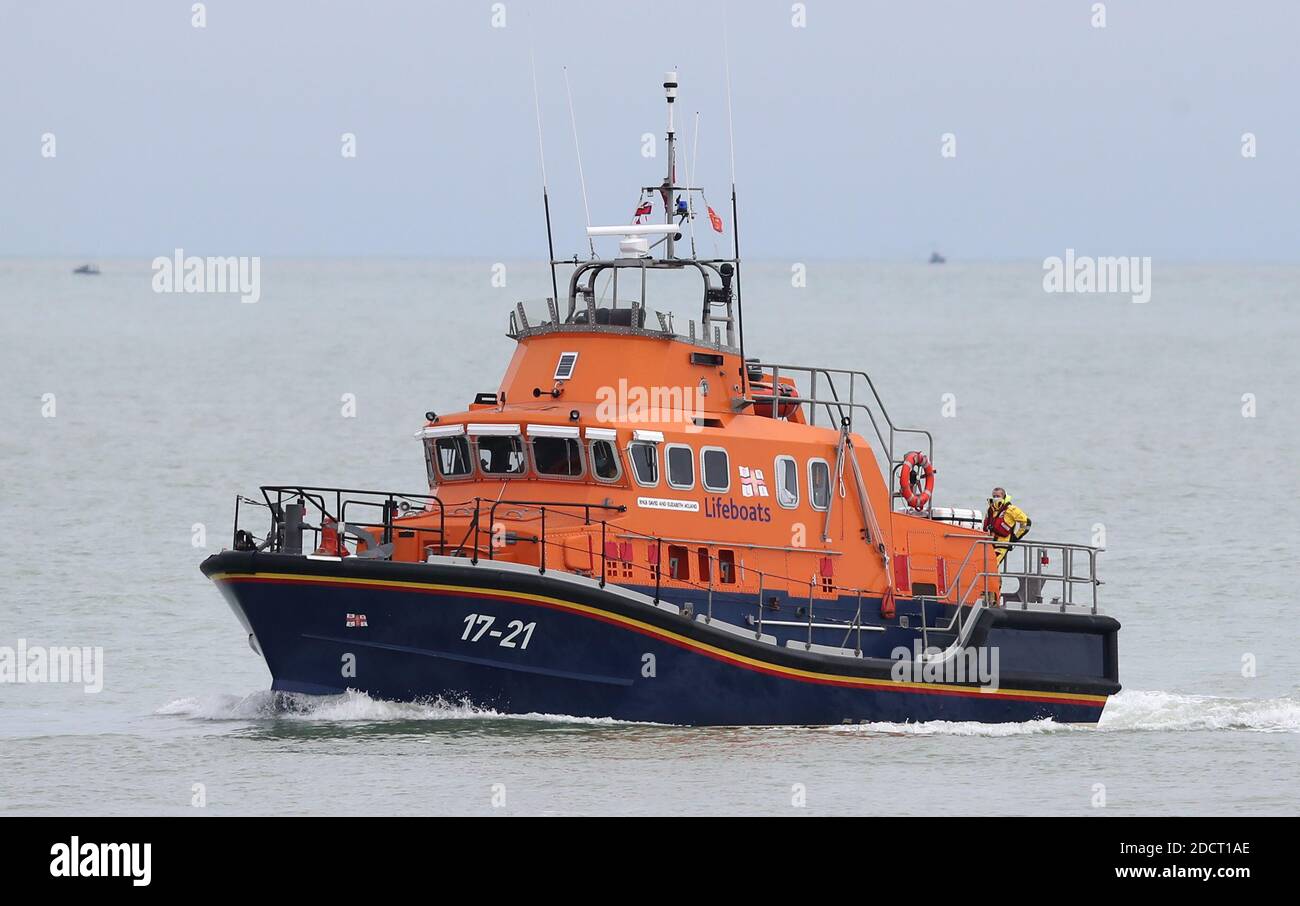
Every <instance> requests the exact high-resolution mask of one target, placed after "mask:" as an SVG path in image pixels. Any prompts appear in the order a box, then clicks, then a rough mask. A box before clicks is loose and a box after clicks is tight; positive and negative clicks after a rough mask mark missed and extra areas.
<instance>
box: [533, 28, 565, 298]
mask: <svg viewBox="0 0 1300 906" xmlns="http://www.w3.org/2000/svg"><path fill="white" fill-rule="evenodd" d="M528 66H529V68H530V69H531V70H532V73H533V110H534V111H535V112H536V113H537V159H538V161H539V162H540V163H541V165H542V208H543V209H544V210H545V211H546V251H547V253H548V254H549V256H550V264H551V295H552V297H553V298H554V299H555V304H556V305H559V304H560V288H559V284H558V283H557V282H556V279H555V241H554V240H553V239H552V238H551V195H550V191H549V190H548V188H547V185H546V143H545V142H544V141H542V101H541V98H540V96H539V95H538V92H537V58H536V57H535V56H534V55H533V20H532V18H531V17H529V19H528Z"/></svg>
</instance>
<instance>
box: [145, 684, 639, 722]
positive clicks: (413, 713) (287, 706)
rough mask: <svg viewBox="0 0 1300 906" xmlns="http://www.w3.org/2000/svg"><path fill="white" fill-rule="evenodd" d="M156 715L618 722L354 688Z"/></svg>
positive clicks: (248, 698) (210, 701)
mask: <svg viewBox="0 0 1300 906" xmlns="http://www.w3.org/2000/svg"><path fill="white" fill-rule="evenodd" d="M154 713H155V714H159V715H164V716H169V717H185V718H190V719H193V720H212V721H224V720H242V721H246V720H299V721H308V722H321V723H330V722H335V723H338V722H362V723H384V722H390V721H434V720H484V719H492V720H521V721H522V720H527V721H542V722H547V723H583V724H617V723H620V721H616V720H613V719H611V718H587V717H564V716H562V715H556V714H503V713H501V712H499V711H493V710H491V709H488V708H477V707H474V706H473V705H470V704H468V703H466V702H449V701H445V700H442V699H427V700H421V701H413V702H394V701H385V700H384V699H377V698H371V697H370V696H369V695H366V693H364V692H358V691H356V690H353V689H349V690H348V691H347V692H344V693H342V694H341V695H300V694H298V693H294V692H273V691H270V690H263V691H258V692H253V693H251V694H249V695H245V696H242V697H241V696H238V695H210V696H203V697H189V698H178V699H175V700H174V701H170V702H168V703H167V704H165V705H163V706H162V707H161V708H158V709H157V710H156V711H155V712H154Z"/></svg>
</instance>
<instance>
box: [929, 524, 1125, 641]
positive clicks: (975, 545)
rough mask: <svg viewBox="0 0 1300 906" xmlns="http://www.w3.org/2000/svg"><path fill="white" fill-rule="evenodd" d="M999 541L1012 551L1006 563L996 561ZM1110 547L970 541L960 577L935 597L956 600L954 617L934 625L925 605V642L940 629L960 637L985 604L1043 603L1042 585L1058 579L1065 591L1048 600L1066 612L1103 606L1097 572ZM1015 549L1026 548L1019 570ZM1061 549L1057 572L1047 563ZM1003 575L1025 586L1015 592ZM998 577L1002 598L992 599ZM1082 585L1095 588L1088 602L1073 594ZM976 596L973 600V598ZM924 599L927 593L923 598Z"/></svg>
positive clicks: (1093, 610)
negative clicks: (975, 567) (1081, 565)
mask: <svg viewBox="0 0 1300 906" xmlns="http://www.w3.org/2000/svg"><path fill="white" fill-rule="evenodd" d="M944 537H945V538H969V537H970V536H969V535H959V534H948V535H944ZM999 547H1005V548H1007V555H1006V557H1005V558H1004V560H1003V563H1002V565H1001V567H999V565H998V562H997V549H998V548H999ZM1104 550H1105V548H1101V547H1092V546H1090V545H1086V544H1073V543H1070V542H1066V541H996V540H994V539H992V538H974V539H972V540H971V546H970V547H969V548H968V549H967V551H966V556H965V557H963V558H962V561H961V564H960V565H959V566H958V567H957V570H956V572H955V576H956V581H955V582H954V584H953V587H952V588H951V589H950V590H948V592H947V593H946V594H945V595H943V596H942V597H939V596H934V597H933V598H932V600H935V601H939V602H942V603H948V600H949V599H950V598H951V603H953V604H954V605H955V606H956V610H955V611H954V612H953V615H952V618H951V619H950V620H949V621H948V624H947V625H946V626H938V625H937V626H929V625H927V621H926V619H925V605H924V604H922V605H921V638H922V645H923V646H924V647H927V648H928V647H929V641H928V634H929V632H937V633H939V634H943V635H946V634H949V633H954V632H955V633H956V636H955V638H956V639H958V640H960V639H961V638H962V636H963V630H964V628H965V623H968V622H969V621H971V620H972V619H974V618H975V617H976V616H977V615H978V612H979V610H980V609H982V608H984V607H1007V606H1010V605H1014V604H1019V605H1020V609H1021V610H1028V609H1029V605H1030V604H1042V603H1043V589H1044V588H1045V587H1047V586H1048V585H1052V584H1059V586H1060V589H1061V594H1060V596H1059V597H1057V598H1053V599H1052V601H1051V602H1049V606H1059V608H1060V612H1061V613H1068V612H1069V611H1068V608H1071V607H1085V608H1087V609H1088V611H1089V612H1090V613H1094V614H1095V613H1097V611H1098V588H1099V587H1100V586H1101V584H1102V580H1101V579H1098V578H1097V555H1098V554H1100V553H1101V552H1102V551H1104ZM1016 551H1021V552H1022V553H1023V558H1022V565H1023V568H1022V569H1019V570H1015V569H1010V568H1008V566H1009V562H1008V561H1010V560H1011V558H1012V557H1013V556H1015V554H1016ZM976 552H979V555H980V557H981V560H982V562H981V563H980V567H981V568H980V569H979V571H977V572H976V573H974V574H973V575H972V576H971V581H970V582H969V583H968V584H967V586H966V590H965V591H964V592H963V591H962V584H961V577H962V575H963V574H964V573H965V571H966V567H967V566H968V565H969V564H970V561H971V558H972V556H974V555H975V554H976ZM1053 553H1055V554H1056V555H1058V558H1059V559H1058V562H1059V563H1060V564H1061V570H1060V572H1052V571H1049V570H1046V569H1044V567H1046V566H1049V565H1050V563H1051V555H1052V554H1053ZM1081 559H1082V560H1083V561H1084V562H1085V563H1086V564H1087V573H1086V575H1076V574H1075V573H1076V564H1077V563H1078V562H1079V561H1080V560H1081ZM1003 579H1018V580H1019V582H1020V587H1019V588H1017V589H1016V590H1015V591H1014V592H1012V593H1007V592H1004V591H1002V587H1001V586H1002V580H1003ZM994 580H996V581H997V587H998V599H997V601H992V600H990V596H991V595H992V592H991V591H990V590H989V586H990V585H992V584H993V581H994ZM1078 585H1087V586H1089V589H1090V598H1089V600H1088V601H1085V602H1078V601H1075V600H1074V589H1075V587H1076V586H1078ZM972 598H973V599H974V600H972ZM921 599H923V598H921Z"/></svg>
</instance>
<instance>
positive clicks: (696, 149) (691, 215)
mask: <svg viewBox="0 0 1300 906" xmlns="http://www.w3.org/2000/svg"><path fill="white" fill-rule="evenodd" d="M692 145H693V147H692V149H691V168H690V170H688V171H687V172H686V219H687V220H689V221H690V222H691V257H692V258H695V257H697V256H696V252H695V202H694V200H693V198H694V194H695V193H694V192H692V191H691V174H692V173H694V172H695V164H696V162H697V161H698V160H699V159H700V111H698V110H696V111H695V136H694V138H693V140H692Z"/></svg>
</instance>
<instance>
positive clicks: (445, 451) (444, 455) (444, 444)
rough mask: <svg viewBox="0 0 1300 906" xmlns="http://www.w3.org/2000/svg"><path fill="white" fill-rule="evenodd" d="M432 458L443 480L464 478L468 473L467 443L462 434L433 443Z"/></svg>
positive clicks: (439, 439) (441, 438)
mask: <svg viewBox="0 0 1300 906" xmlns="http://www.w3.org/2000/svg"><path fill="white" fill-rule="evenodd" d="M433 451H434V454H433V458H434V462H435V464H436V465H437V467H438V474H439V475H441V476H442V477H443V478H464V477H465V476H466V475H468V474H469V473H470V471H471V470H470V465H469V464H470V458H469V441H468V440H467V439H466V438H465V436H464V435H463V434H461V435H456V436H454V437H439V438H437V439H436V440H435V441H433Z"/></svg>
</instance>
